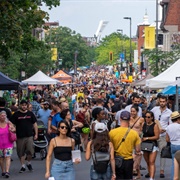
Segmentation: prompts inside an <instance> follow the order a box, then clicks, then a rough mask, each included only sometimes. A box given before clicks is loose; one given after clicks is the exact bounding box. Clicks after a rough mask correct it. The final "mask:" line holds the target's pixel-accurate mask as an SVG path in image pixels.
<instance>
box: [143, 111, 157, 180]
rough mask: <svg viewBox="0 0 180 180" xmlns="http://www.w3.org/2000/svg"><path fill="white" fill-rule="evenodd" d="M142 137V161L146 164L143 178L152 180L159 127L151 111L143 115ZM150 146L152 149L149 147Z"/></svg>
mask: <svg viewBox="0 0 180 180" xmlns="http://www.w3.org/2000/svg"><path fill="white" fill-rule="evenodd" d="M142 132H143V137H142V144H141V150H142V151H143V156H144V159H145V161H146V163H147V168H148V174H146V175H145V177H150V179H149V180H154V176H155V171H156V166H155V161H156V156H157V151H159V149H158V147H157V140H158V139H159V127H158V125H157V124H156V123H155V120H154V114H153V112H151V111H148V112H146V114H145V123H144V125H143V130H142ZM150 146H152V147H150Z"/></svg>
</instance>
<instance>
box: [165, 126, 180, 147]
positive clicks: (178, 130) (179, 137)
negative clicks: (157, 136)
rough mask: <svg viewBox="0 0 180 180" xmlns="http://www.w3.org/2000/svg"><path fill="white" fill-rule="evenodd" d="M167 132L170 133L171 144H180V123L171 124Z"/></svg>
mask: <svg viewBox="0 0 180 180" xmlns="http://www.w3.org/2000/svg"><path fill="white" fill-rule="evenodd" d="M166 133H167V134H168V135H169V138H170V142H171V144H173V145H180V124H178V123H172V124H170V125H169V126H168V127H167V130H166Z"/></svg>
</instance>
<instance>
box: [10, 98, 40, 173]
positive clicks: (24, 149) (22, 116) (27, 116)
mask: <svg viewBox="0 0 180 180" xmlns="http://www.w3.org/2000/svg"><path fill="white" fill-rule="evenodd" d="M27 109H28V108H27V101H25V100H22V101H21V102H20V108H19V110H18V111H16V112H15V113H14V114H13V115H12V117H11V119H10V120H11V122H12V123H13V124H14V125H15V126H16V135H17V142H16V143H17V155H18V157H19V159H20V162H21V165H22V167H21V169H20V171H19V173H23V172H24V171H25V170H26V166H27V168H28V169H29V171H32V170H33V168H32V165H31V159H32V155H33V153H34V147H33V128H34V131H35V135H34V140H36V139H37V137H38V128H37V123H36V122H37V120H36V117H35V115H34V114H33V112H31V111H28V110H27ZM25 155H27V164H26V165H25Z"/></svg>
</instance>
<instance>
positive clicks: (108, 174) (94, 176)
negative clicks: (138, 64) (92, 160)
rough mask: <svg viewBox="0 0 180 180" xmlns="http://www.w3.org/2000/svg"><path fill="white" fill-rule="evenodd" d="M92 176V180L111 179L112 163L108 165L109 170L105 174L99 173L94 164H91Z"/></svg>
mask: <svg viewBox="0 0 180 180" xmlns="http://www.w3.org/2000/svg"><path fill="white" fill-rule="evenodd" d="M90 177H91V180H110V179H111V177H112V173H111V165H110V164H109V165H108V168H107V172H106V173H104V174H100V173H97V172H96V171H95V170H94V166H93V165H91V169H90Z"/></svg>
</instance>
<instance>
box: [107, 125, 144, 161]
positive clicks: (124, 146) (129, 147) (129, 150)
mask: <svg viewBox="0 0 180 180" xmlns="http://www.w3.org/2000/svg"><path fill="white" fill-rule="evenodd" d="M127 130H128V128H126V127H119V128H116V129H113V130H111V131H110V132H109V136H110V140H111V142H112V143H113V146H114V151H115V152H116V155H119V156H122V157H124V159H132V158H133V157H132V154H133V149H134V147H135V146H136V145H138V144H140V143H141V140H140V138H139V135H138V133H137V132H136V131H134V130H132V129H131V130H130V131H129V133H128V135H127V136H126V139H125V141H124V142H122V143H121V145H120V146H119V148H118V145H119V142H120V141H121V140H122V138H123V137H124V135H125V133H126V132H127ZM117 148H118V149H117Z"/></svg>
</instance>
